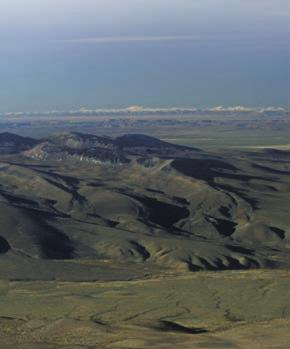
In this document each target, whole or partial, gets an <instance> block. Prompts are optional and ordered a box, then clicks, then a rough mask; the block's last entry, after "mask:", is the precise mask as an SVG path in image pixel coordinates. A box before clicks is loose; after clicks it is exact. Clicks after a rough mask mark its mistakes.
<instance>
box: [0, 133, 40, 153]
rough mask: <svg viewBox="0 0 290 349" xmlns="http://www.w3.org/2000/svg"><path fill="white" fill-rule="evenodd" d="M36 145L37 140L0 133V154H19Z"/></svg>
mask: <svg viewBox="0 0 290 349" xmlns="http://www.w3.org/2000/svg"><path fill="white" fill-rule="evenodd" d="M37 143H38V141H37V140H35V139H33V138H29V137H21V136H18V135H15V134H13V133H9V132H4V133H0V154H12V153H19V152H21V151H24V150H27V149H30V148H32V147H33V146H35V145H36V144H37Z"/></svg>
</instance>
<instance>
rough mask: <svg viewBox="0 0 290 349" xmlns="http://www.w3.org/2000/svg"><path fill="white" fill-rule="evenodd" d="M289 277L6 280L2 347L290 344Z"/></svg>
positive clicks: (278, 273)
mask: <svg viewBox="0 0 290 349" xmlns="http://www.w3.org/2000/svg"><path fill="white" fill-rule="evenodd" d="M289 276H290V271H289V270H275V271H265V270H250V271H225V272H198V273H194V274H192V273H191V274H190V273H185V274H180V275H172V276H164V277H160V276H159V277H158V278H152V279H146V280H145V279H140V280H135V281H106V282H95V283H92V282H90V283H89V282H84V283H72V282H58V281H54V282H8V281H2V282H0V295H1V296H0V347H1V348H5V349H10V348H11V349H12V348H13V349H15V348H21V349H100V348H104V349H107V348H108V349H109V348H116V349H121V348H126V349H127V348H135V349H137V348H138V349H141V348H150V347H151V348H182V349H187V348H188V349H195V348H196V349H199V348H200V349H201V348H247V349H249V348H250V349H251V348H252V349H260V348H261V349H262V348H263V349H267V348H269V349H270V348H271V349H274V348H275V349H282V348H284V349H287V348H289V344H290V333H289V326H290V297H289V292H290V278H289Z"/></svg>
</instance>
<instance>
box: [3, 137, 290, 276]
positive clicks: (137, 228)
mask: <svg viewBox="0 0 290 349" xmlns="http://www.w3.org/2000/svg"><path fill="white" fill-rule="evenodd" d="M2 137H3V136H2ZM11 137H12V136H11ZM12 138H13V137H12ZM0 139H1V135H0ZM13 139H18V138H17V136H15V137H14V138H13ZM20 140H21V142H20V143H21V144H22V141H24V140H22V138H20ZM29 142H30V145H29V149H27V148H26V149H21V147H20V148H19V149H18V152H17V153H14V154H11V155H9V156H7V152H6V151H5V149H4V150H3V149H2V154H3V155H2V158H1V159H0V222H1V227H2V228H1V232H0V263H1V268H0V277H1V278H2V279H3V278H6V279H10V280H54V279H59V280H73V281H87V280H112V279H124V280H127V279H132V278H140V277H144V275H145V276H146V275H147V276H148V275H159V274H162V273H164V272H166V273H167V272H174V273H179V272H184V271H199V270H226V269H231V270H233V269H248V268H278V267H288V266H290V257H289V256H290V254H289V228H288V227H289V224H290V218H289V214H288V212H289V209H290V207H289V200H288V198H289V191H290V181H289V173H290V165H288V162H290V158H289V154H288V153H285V154H284V153H283V156H280V157H279V159H278V160H277V159H276V158H275V156H276V155H275V154H273V153H272V152H270V151H267V152H262V151H261V152H256V153H249V154H247V153H244V154H242V153H239V154H235V156H227V157H223V156H222V154H219V156H217V155H215V154H210V153H206V152H203V151H201V150H199V149H193V148H188V147H181V146H176V145H172V144H169V143H167V142H163V141H160V140H157V139H155V138H152V137H148V136H144V135H127V136H122V137H119V138H116V139H112V138H109V137H99V136H94V135H87V134H80V133H64V134H57V135H52V136H50V137H47V138H45V139H40V140H29ZM3 144H4V143H3ZM9 146H10V145H7V147H9ZM4 148H5V144H4ZM4 154H5V155H4Z"/></svg>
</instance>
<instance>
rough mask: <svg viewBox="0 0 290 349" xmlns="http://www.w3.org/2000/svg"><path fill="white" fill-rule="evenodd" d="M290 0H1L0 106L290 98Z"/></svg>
mask: <svg viewBox="0 0 290 349" xmlns="http://www.w3.org/2000/svg"><path fill="white" fill-rule="evenodd" d="M289 35H290V2H289V0H240V1H238V0H122V1H121V0H25V1H24V0H9V1H2V2H1V3H0V43H1V45H0V55H1V56H0V112H11V111H43V110H71V109H79V108H81V107H88V108H113V107H126V106H129V105H142V106H145V107H200V108H205V107H213V106H216V105H225V106H234V105H244V106H248V107H255V106H257V107H258V106H282V107H287V108H289V107H290V98H289V97H290V67H289V61H290V43H289Z"/></svg>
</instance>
